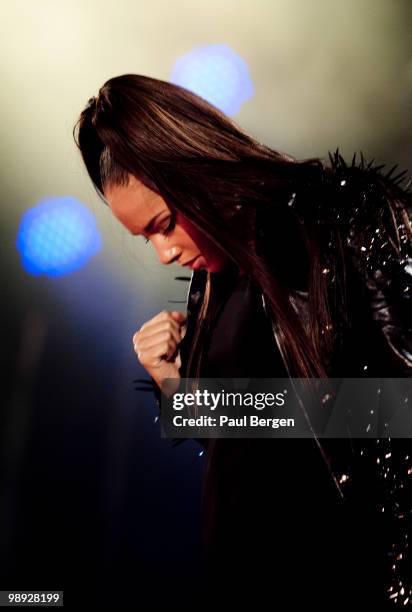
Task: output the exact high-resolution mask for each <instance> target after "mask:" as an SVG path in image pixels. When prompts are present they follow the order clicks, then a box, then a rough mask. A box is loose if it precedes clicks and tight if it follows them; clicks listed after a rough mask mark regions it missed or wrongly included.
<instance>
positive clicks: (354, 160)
mask: <svg viewBox="0 0 412 612" xmlns="http://www.w3.org/2000/svg"><path fill="white" fill-rule="evenodd" d="M355 162H356V152H355V153H354V154H353V157H352V168H353V167H354V166H355Z"/></svg>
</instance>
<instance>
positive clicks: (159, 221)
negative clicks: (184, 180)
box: [104, 175, 230, 272]
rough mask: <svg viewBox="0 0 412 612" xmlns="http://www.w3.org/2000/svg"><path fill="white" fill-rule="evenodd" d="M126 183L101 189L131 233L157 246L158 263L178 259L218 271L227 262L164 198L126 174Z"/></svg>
mask: <svg viewBox="0 0 412 612" xmlns="http://www.w3.org/2000/svg"><path fill="white" fill-rule="evenodd" d="M129 179H130V180H129V183H128V185H127V186H123V185H122V186H118V185H117V186H112V187H110V188H107V189H106V190H105V192H104V195H105V198H106V200H107V202H108V203H109V206H110V208H111V210H112V212H113V214H114V215H115V217H117V219H118V220H119V221H120V223H122V225H124V226H125V227H126V228H127V229H128V230H129V231H130V233H131V234H133V235H135V236H137V235H142V236H144V237H145V238H146V241H147V242H148V241H150V242H151V243H152V245H153V246H154V248H155V249H156V252H157V255H158V257H159V260H160V263H162V264H166V265H167V264H170V263H173V262H177V263H178V264H179V265H181V266H185V267H188V268H191V269H192V270H199V269H201V268H203V269H206V270H207V271H208V272H219V271H221V270H223V269H224V268H225V267H226V266H227V265H228V264H229V262H230V260H229V258H228V257H227V255H226V254H225V253H223V252H222V251H221V250H220V249H218V248H217V247H216V245H215V244H214V243H212V242H211V241H210V240H208V238H206V236H205V235H204V234H203V233H202V232H200V231H199V230H198V229H197V228H196V227H194V226H193V225H192V224H191V223H190V221H189V220H188V219H187V218H186V217H184V216H183V215H182V214H181V213H179V212H177V213H176V215H174V213H173V212H172V211H171V210H170V209H169V207H168V206H167V204H166V202H165V201H164V200H163V198H162V197H161V196H160V195H159V194H157V193H155V192H154V191H152V190H151V189H149V188H148V187H146V185H144V184H143V183H142V182H141V181H139V180H138V179H137V178H136V177H134V176H132V175H129Z"/></svg>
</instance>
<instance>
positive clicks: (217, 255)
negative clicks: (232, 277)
mask: <svg viewBox="0 0 412 612" xmlns="http://www.w3.org/2000/svg"><path fill="white" fill-rule="evenodd" d="M176 222H177V223H178V224H179V225H180V227H181V228H182V229H183V231H184V232H185V233H186V234H188V236H189V238H190V239H191V240H192V241H193V243H194V244H195V245H196V247H197V248H198V249H199V251H200V252H201V254H202V255H203V257H204V258H205V260H206V261H207V263H208V267H209V266H210V267H211V268H212V269H213V271H214V270H215V269H216V271H217V270H218V269H221V268H222V267H223V266H224V265H225V264H226V263H227V261H228V258H227V256H226V254H225V253H223V252H222V251H220V250H219V249H218V248H217V246H216V245H215V244H214V243H213V242H211V241H210V240H208V238H207V237H206V236H205V235H204V234H203V233H202V232H201V231H200V230H198V229H197V227H195V226H194V225H192V223H191V222H190V221H188V220H187V219H186V218H185V217H183V216H182V215H181V214H180V213H177V215H176ZM210 271H212V270H210Z"/></svg>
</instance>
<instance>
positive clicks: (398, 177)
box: [391, 170, 409, 183]
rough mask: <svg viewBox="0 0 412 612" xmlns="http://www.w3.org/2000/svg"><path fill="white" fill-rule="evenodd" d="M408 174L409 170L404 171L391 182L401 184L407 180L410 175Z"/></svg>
mask: <svg viewBox="0 0 412 612" xmlns="http://www.w3.org/2000/svg"><path fill="white" fill-rule="evenodd" d="M408 172H409V170H402V172H399V174H397V175H396V176H393V177H392V179H391V180H392V181H393V182H394V183H400V182H402V180H403V179H404V178H405V176H406V175H407V174H408Z"/></svg>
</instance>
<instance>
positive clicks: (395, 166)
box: [385, 164, 399, 178]
mask: <svg viewBox="0 0 412 612" xmlns="http://www.w3.org/2000/svg"><path fill="white" fill-rule="evenodd" d="M398 166H399V164H395V165H394V166H392V168H391V169H390V170H389V172H388V174H385V178H389V177H390V175H391V174H392V173H393V172H394V171H395V170H396V168H397V167H398Z"/></svg>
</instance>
